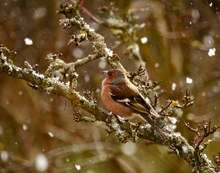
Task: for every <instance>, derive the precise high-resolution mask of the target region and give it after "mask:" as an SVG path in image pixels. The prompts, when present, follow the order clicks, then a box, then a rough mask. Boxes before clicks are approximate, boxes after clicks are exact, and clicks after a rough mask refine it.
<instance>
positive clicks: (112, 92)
mask: <svg viewBox="0 0 220 173" xmlns="http://www.w3.org/2000/svg"><path fill="white" fill-rule="evenodd" d="M104 75H105V79H104V80H103V81H102V90H101V99H102V102H103V104H104V105H105V107H106V108H107V109H108V110H110V111H111V112H112V113H114V114H116V115H119V116H120V117H123V118H130V117H132V115H133V114H134V113H136V114H138V115H140V116H141V117H143V118H144V119H145V120H146V121H147V122H148V123H149V124H150V125H151V126H152V127H153V128H154V129H155V130H156V131H157V132H158V133H159V134H160V136H161V137H163V138H164V133H163V132H162V130H161V129H160V128H159V127H158V126H156V125H155V123H154V121H153V119H155V118H158V117H160V116H159V115H158V113H157V112H156V110H155V109H154V108H153V107H152V106H151V105H150V103H148V101H147V100H146V99H145V98H144V97H143V96H142V95H141V93H140V92H139V90H138V88H137V87H136V86H135V85H134V84H133V83H131V82H130V80H129V79H128V78H127V76H126V74H125V73H124V72H123V71H122V70H119V69H112V70H109V71H105V72H104Z"/></svg>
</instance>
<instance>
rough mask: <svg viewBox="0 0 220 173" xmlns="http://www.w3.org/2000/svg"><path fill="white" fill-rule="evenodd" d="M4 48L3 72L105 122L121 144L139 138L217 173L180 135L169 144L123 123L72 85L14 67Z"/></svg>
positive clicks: (0, 67) (0, 56) (172, 135)
mask: <svg viewBox="0 0 220 173" xmlns="http://www.w3.org/2000/svg"><path fill="white" fill-rule="evenodd" d="M4 48H5V47H1V50H0V71H1V72H3V73H5V74H7V75H9V76H12V77H14V78H19V79H22V80H25V81H27V82H28V83H30V84H31V86H34V88H35V89H41V90H44V91H45V92H47V93H48V94H49V93H53V94H56V95H60V96H63V97H65V98H67V99H68V100H70V101H71V102H72V104H73V105H74V106H76V107H80V108H81V109H83V110H86V111H87V112H89V113H90V114H92V115H93V116H94V117H95V118H94V120H98V121H102V122H104V123H105V124H106V125H107V126H108V127H109V128H110V130H111V131H114V132H115V134H116V136H117V137H118V139H119V140H121V141H122V142H125V141H127V140H128V139H130V140H134V141H136V140H137V139H138V138H143V139H147V140H151V141H153V142H155V143H158V144H162V145H165V146H167V147H169V148H170V149H171V151H172V153H175V154H177V155H180V156H181V157H182V158H183V159H185V160H186V161H187V162H188V163H189V164H190V165H191V166H192V167H193V168H194V169H195V170H198V171H199V172H205V173H213V172H215V169H214V167H213V166H212V164H211V161H210V160H209V159H208V158H207V156H206V155H205V154H203V153H201V152H195V149H194V148H193V147H192V146H191V145H190V144H189V143H188V142H187V140H186V139H185V138H184V137H182V136H181V135H180V134H176V133H170V131H167V133H165V134H166V138H167V140H165V141H164V140H162V139H161V138H160V136H159V135H158V134H155V132H154V130H153V129H152V128H151V127H150V126H149V125H141V126H137V125H136V124H134V123H131V122H128V121H125V122H123V121H121V120H118V119H117V118H115V117H114V116H112V115H111V114H110V113H108V112H106V111H105V110H103V109H102V108H99V107H98V105H96V104H94V103H90V102H89V101H88V100H87V99H86V98H84V97H83V96H82V95H81V94H80V93H79V92H77V91H76V90H74V89H73V88H70V85H69V83H64V82H62V81H60V80H59V78H57V77H53V76H52V77H51V76H50V77H49V76H47V75H45V74H40V73H38V72H36V71H35V70H34V69H33V67H32V66H31V65H30V64H29V63H28V62H26V63H25V66H26V67H25V68H20V67H18V66H16V65H14V64H13V62H12V60H10V59H9V58H8V57H7V55H6V54H7V52H5V50H4Z"/></svg>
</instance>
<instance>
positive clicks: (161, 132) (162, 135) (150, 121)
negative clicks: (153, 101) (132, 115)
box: [141, 114, 166, 139]
mask: <svg viewBox="0 0 220 173" xmlns="http://www.w3.org/2000/svg"><path fill="white" fill-rule="evenodd" d="M141 116H142V117H143V118H144V119H145V120H146V121H147V122H148V123H149V124H150V125H151V126H152V127H153V128H154V129H155V130H156V131H157V132H158V133H159V134H160V136H161V138H163V139H165V138H166V137H165V134H164V132H163V131H162V130H161V129H160V127H158V126H157V125H156V124H155V122H154V120H152V119H151V118H150V116H149V115H148V114H142V115H141Z"/></svg>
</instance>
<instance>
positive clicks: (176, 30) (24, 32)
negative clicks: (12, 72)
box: [0, 0, 220, 173]
mask: <svg viewBox="0 0 220 173" xmlns="http://www.w3.org/2000/svg"><path fill="white" fill-rule="evenodd" d="M61 2H62V1H60V0H47V1H45V0H1V1H0V43H1V44H4V45H5V46H6V47H8V48H9V49H11V50H16V51H17V55H16V56H14V57H13V61H14V63H15V64H16V65H18V66H21V67H23V66H24V65H23V64H24V61H28V62H29V63H30V64H32V65H34V64H38V65H39V71H40V72H42V73H43V72H44V71H45V70H46V68H47V65H48V63H47V62H46V61H45V57H46V55H47V54H48V53H63V56H62V58H63V59H64V60H65V61H66V62H71V61H75V60H77V59H79V58H83V57H84V56H86V55H88V54H89V53H90V51H91V45H90V44H89V43H87V42H84V43H82V45H81V46H80V47H74V46H73V45H68V41H69V35H70V34H73V33H74V28H72V29H69V30H64V29H63V28H62V27H61V26H60V25H59V19H60V17H62V16H61V15H59V14H58V13H57V11H58V10H59V4H60V3H61ZM111 2H113V3H114V5H115V7H117V8H118V10H116V13H117V14H118V15H119V16H121V18H122V19H124V18H125V16H126V15H125V14H126V13H127V12H128V11H129V9H136V10H137V11H138V10H139V9H143V10H140V11H139V12H137V13H136V14H135V15H136V17H137V18H136V19H135V21H136V22H137V23H139V24H141V23H144V24H145V26H144V27H143V28H142V29H140V30H138V31H137V37H136V38H135V41H136V42H137V44H138V45H139V46H140V52H141V55H142V58H143V60H144V61H145V62H146V67H147V70H148V72H149V75H150V79H151V80H153V81H158V82H159V83H160V87H161V90H160V93H159V99H160V102H161V104H165V101H166V100H168V99H173V100H177V99H178V100H181V99H182V98H183V95H184V93H185V90H186V89H190V91H191V94H192V97H193V98H194V100H195V104H194V105H193V106H191V107H189V108H187V109H185V110H184V111H183V113H182V114H181V116H180V117H178V122H177V124H176V126H177V127H176V131H177V132H180V133H181V134H182V135H183V136H184V137H185V138H186V139H187V140H188V141H189V142H191V141H192V140H193V134H192V133H191V132H190V131H189V130H188V129H187V128H186V127H185V125H184V122H190V123H191V125H192V126H193V127H196V123H198V122H201V121H203V120H208V119H211V120H212V123H213V125H214V124H215V125H220V118H219V114H220V58H219V54H220V52H219V48H220V1H211V0H210V1H209V0H194V1H191V0H185V1H181V0H170V1H166V0H149V1H145V0H121V1H109V0H93V1H90V0H84V2H83V6H84V8H85V9H87V10H88V11H90V12H91V14H92V15H94V17H96V18H97V19H99V20H101V21H105V20H106V15H105V14H102V13H99V12H98V10H97V9H98V8H99V7H101V6H104V5H105V6H107V7H108V6H110V3H111ZM81 14H82V15H83V16H84V17H85V20H86V21H87V22H88V23H89V24H90V25H91V26H92V27H93V28H94V29H95V30H96V31H97V32H98V33H100V34H102V35H103V36H104V37H105V40H106V43H107V44H108V46H109V47H110V48H112V49H113V50H114V52H115V53H116V54H118V55H119V56H120V57H121V59H122V63H123V65H124V66H125V68H126V69H127V70H128V71H133V70H137V68H138V66H137V65H135V64H134V60H133V59H132V58H129V57H128V55H127V54H126V49H125V47H126V46H125V45H123V43H122V44H121V45H120V46H119V47H115V41H116V40H117V38H115V37H114V36H113V34H110V33H111V30H109V29H108V28H106V27H105V26H102V25H100V24H99V23H97V21H95V20H94V19H92V18H91V16H90V17H89V16H88V13H87V14H86V13H83V12H81ZM128 29H129V28H128ZM109 68H110V67H109V66H107V64H106V62H105V61H104V60H102V59H99V60H95V61H93V62H91V63H88V64H86V65H84V66H81V67H80V68H78V73H79V75H80V77H79V83H78V84H79V85H78V90H79V91H80V92H81V93H83V91H85V90H90V91H96V92H97V98H98V104H99V105H100V106H102V104H101V102H100V96H99V91H100V85H101V75H100V74H101V73H100V72H101V71H102V70H103V69H109ZM73 114H74V111H73V108H72V106H71V104H70V103H69V101H68V100H66V99H64V98H62V97H59V96H56V95H52V94H51V95H48V94H46V93H45V92H43V91H40V90H34V89H32V88H30V87H29V86H28V85H27V83H26V82H25V81H22V80H17V79H13V78H11V77H9V76H6V75H5V74H2V73H0V172H4V173H9V172H19V173H20V172H21V173H23V172H25V173H26V172H58V173H59V172H60V173H61V172H67V173H68V172H83V173H101V172H105V173H110V172H113V171H114V172H115V173H125V172H126V173H144V172H146V170H147V172H151V173H158V172H160V173H170V172H179V173H183V172H184V173H186V172H192V168H191V167H190V166H189V165H188V164H187V163H186V162H185V161H184V160H183V159H181V158H180V157H177V156H176V155H171V154H167V149H166V148H165V147H163V146H159V145H156V144H149V143H147V142H146V141H144V140H141V139H140V140H138V141H137V142H136V143H132V142H127V143H125V144H122V143H120V142H118V141H117V138H116V137H115V136H114V134H108V133H107V132H106V126H105V125H104V124H102V123H100V122H96V123H91V124H90V123H84V122H75V121H74V115H73ZM213 136H214V137H215V142H213V143H212V144H210V145H209V146H208V148H207V149H206V150H205V153H206V154H207V156H208V157H209V158H210V159H213V156H215V155H216V154H217V153H218V152H220V151H219V145H220V134H219V132H215V133H214V135H213ZM213 136H211V137H213ZM210 139H211V138H210Z"/></svg>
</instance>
